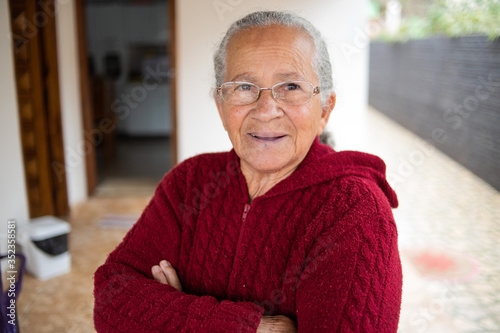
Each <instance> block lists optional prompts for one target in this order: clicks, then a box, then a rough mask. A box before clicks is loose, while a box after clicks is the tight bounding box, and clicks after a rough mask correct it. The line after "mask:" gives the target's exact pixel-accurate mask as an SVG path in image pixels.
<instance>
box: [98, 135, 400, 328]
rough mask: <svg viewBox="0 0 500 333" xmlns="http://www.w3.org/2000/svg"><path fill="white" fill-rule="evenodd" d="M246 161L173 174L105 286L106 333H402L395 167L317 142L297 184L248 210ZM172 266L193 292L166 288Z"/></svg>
mask: <svg viewBox="0 0 500 333" xmlns="http://www.w3.org/2000/svg"><path fill="white" fill-rule="evenodd" d="M248 202H249V197H248V190H247V186H246V182H245V179H244V177H243V175H242V174H241V170H240V167H239V159H238V157H237V155H236V154H235V153H234V151H231V152H228V153H216V154H203V155H199V156H196V157H194V158H191V159H188V160H186V161H184V162H183V163H181V164H180V165H178V166H177V167H175V168H174V169H173V170H172V171H170V172H169V173H168V174H167V175H166V176H165V177H164V179H163V180H162V182H161V183H160V184H159V186H158V188H157V190H156V193H155V195H154V197H153V199H152V200H151V202H150V204H149V205H148V207H147V208H146V209H145V211H144V213H143V214H142V216H141V218H140V219H139V221H138V222H137V223H136V224H135V225H134V227H133V228H132V229H131V230H130V232H129V233H128V234H127V236H126V237H125V239H124V240H123V242H122V243H121V244H120V245H119V246H118V247H117V249H116V250H115V251H113V252H112V253H111V254H110V256H109V257H108V259H107V261H106V263H105V264H104V265H102V266H101V267H100V268H99V269H98V270H97V272H96V274H95V290H94V294H95V307H94V321H95V327H96V329H97V331H98V332H255V331H256V329H257V326H258V325H259V322H260V319H261V317H262V315H263V314H264V313H265V314H269V315H278V314H282V315H286V316H289V317H290V318H293V319H295V320H297V323H298V328H299V332H396V330H397V325H398V320H399V311H400V305H401V287H402V274H401V264H400V260H399V253H398V247H397V231H396V226H395V223H394V220H393V216H392V212H391V206H392V207H396V206H397V199H396V195H395V193H394V192H393V191H392V189H391V188H390V187H389V185H388V184H387V182H386V180H385V165H384V163H383V162H382V161H381V160H380V159H379V158H377V157H375V156H372V155H369V154H364V153H360V152H334V151H333V150H332V149H331V148H329V147H327V146H324V145H321V144H320V143H319V142H318V140H316V141H315V142H314V143H313V145H312V147H311V150H310V151H309V154H308V155H307V156H306V158H305V159H304V161H303V162H302V163H301V164H300V165H299V167H298V168H297V169H296V170H295V172H294V173H293V174H292V175H290V176H289V177H288V178H287V179H285V180H283V181H282V182H280V183H279V184H277V185H276V186H274V187H273V188H272V189H271V190H270V191H269V192H267V193H266V194H264V195H262V196H260V197H257V198H256V199H255V200H253V202H252V203H251V205H248ZM162 259H167V260H169V261H170V262H171V263H172V265H173V266H174V268H175V269H176V271H177V273H178V275H179V278H180V280H181V283H182V286H183V292H178V291H176V290H175V289H174V288H173V287H171V286H168V285H162V284H160V283H157V282H155V281H154V280H153V279H152V276H151V267H152V266H153V265H156V264H158V262H160V260H162Z"/></svg>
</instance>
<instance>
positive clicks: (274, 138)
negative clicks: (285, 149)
mask: <svg viewBox="0 0 500 333" xmlns="http://www.w3.org/2000/svg"><path fill="white" fill-rule="evenodd" d="M248 134H250V136H251V137H252V138H254V139H257V140H262V141H268V142H276V141H279V140H280V139H283V138H284V137H285V136H286V134H254V133H248Z"/></svg>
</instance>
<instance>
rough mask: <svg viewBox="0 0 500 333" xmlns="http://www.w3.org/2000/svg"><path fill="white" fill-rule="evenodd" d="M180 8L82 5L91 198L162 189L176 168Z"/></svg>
mask: <svg viewBox="0 0 500 333" xmlns="http://www.w3.org/2000/svg"><path fill="white" fill-rule="evenodd" d="M173 2H174V1H169V0H147V1H146V0H127V1H125V0H124V1H115V0H84V1H81V6H80V8H79V10H80V11H81V14H82V16H83V18H84V19H83V23H84V27H83V29H84V33H85V39H84V40H85V42H86V45H85V47H84V49H86V52H85V53H84V54H82V53H80V56H81V57H82V56H84V57H85V58H84V61H86V64H85V65H86V67H87V69H86V71H85V74H86V76H87V80H88V82H87V89H88V91H87V95H88V96H89V98H88V99H87V103H88V105H89V107H88V110H87V118H88V119H87V120H86V121H85V124H86V127H87V128H86V129H85V131H86V133H89V134H90V135H88V136H89V137H91V138H92V141H93V147H94V154H93V155H94V156H93V157H92V158H91V159H92V160H91V161H88V163H87V169H88V173H90V175H89V178H90V179H91V180H92V179H93V181H91V182H89V184H88V185H89V194H99V193H106V194H111V195H112V194H113V192H117V193H116V194H120V195H123V194H124V193H123V188H127V189H132V192H133V191H134V190H133V188H134V184H135V186H136V187H137V186H141V184H142V185H144V184H153V185H154V184H157V183H158V182H159V181H160V180H161V178H162V177H163V175H164V174H165V173H166V172H168V170H169V169H170V168H171V167H172V166H173V165H175V163H176V150H175V147H176V138H175V132H176V131H175V94H174V88H175V81H174V75H173V73H174V59H173V55H174V52H173V50H174V35H175V34H174V31H173V29H174V26H175V24H174V22H173V19H174V17H175V15H174V3H173ZM80 27H82V26H81V25H80ZM80 51H82V50H80ZM82 71H83V69H82ZM82 74H83V73H82ZM92 173H93V175H92ZM92 183H93V184H92ZM118 192H119V193H118Z"/></svg>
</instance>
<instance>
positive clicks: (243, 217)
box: [241, 203, 251, 222]
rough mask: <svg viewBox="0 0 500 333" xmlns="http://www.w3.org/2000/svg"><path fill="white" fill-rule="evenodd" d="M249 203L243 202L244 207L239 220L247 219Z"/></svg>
mask: <svg viewBox="0 0 500 333" xmlns="http://www.w3.org/2000/svg"><path fill="white" fill-rule="evenodd" d="M250 207H251V206H250V205H249V204H247V203H246V204H245V208H244V209H243V216H242V217H241V221H242V222H245V220H246V219H247V215H248V212H249V211H250Z"/></svg>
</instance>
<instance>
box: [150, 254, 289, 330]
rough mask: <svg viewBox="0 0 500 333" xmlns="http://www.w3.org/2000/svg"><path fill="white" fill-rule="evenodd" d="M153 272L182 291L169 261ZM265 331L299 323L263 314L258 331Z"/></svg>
mask: <svg viewBox="0 0 500 333" xmlns="http://www.w3.org/2000/svg"><path fill="white" fill-rule="evenodd" d="M151 273H152V274H153V279H155V281H157V282H160V283H163V284H168V285H171V286H172V287H174V288H175V289H177V290H178V291H182V285H181V282H180V280H179V277H178V276H177V272H176V271H175V269H174V268H173V267H172V265H171V264H170V263H169V262H168V261H166V260H162V261H160V264H159V265H155V266H153V267H151ZM265 332H292V333H293V332H297V323H296V322H295V321H293V320H291V319H290V318H288V317H286V316H282V315H279V316H262V319H261V321H260V324H259V327H258V328H257V333H265Z"/></svg>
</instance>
